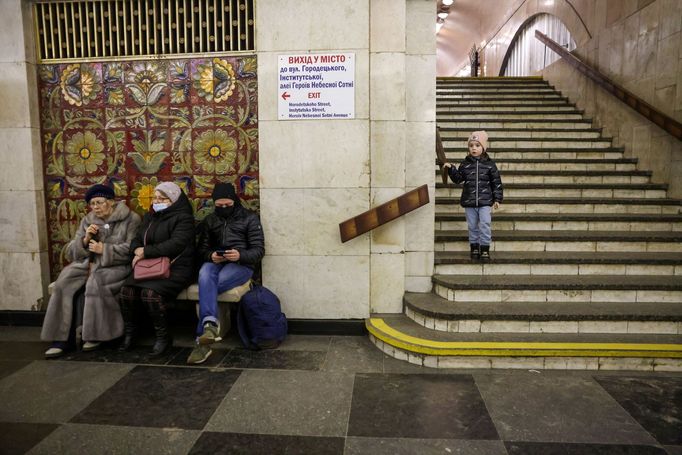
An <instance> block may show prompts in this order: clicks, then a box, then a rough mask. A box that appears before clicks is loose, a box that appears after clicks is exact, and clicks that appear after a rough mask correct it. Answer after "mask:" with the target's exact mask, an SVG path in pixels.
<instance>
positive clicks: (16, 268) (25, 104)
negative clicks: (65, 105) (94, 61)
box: [0, 0, 49, 310]
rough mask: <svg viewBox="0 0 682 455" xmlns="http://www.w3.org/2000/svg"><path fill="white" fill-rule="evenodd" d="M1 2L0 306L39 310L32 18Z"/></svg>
mask: <svg viewBox="0 0 682 455" xmlns="http://www.w3.org/2000/svg"><path fill="white" fill-rule="evenodd" d="M28 3H29V2H22V1H20V0H5V1H3V2H2V5H1V6H0V43H3V44H2V46H1V47H0V106H2V109H0V163H2V166H0V289H2V293H3V295H2V298H1V299H0V310H31V309H39V308H40V307H41V303H42V301H43V299H44V296H45V295H46V290H47V284H48V283H49V268H48V254H47V222H46V218H45V195H44V191H43V170H42V156H41V155H42V154H41V150H40V148H41V147H40V122H39V114H38V96H37V76H36V64H35V61H36V59H35V50H34V44H33V43H34V41H33V35H32V33H33V26H32V24H33V21H32V18H31V17H32V16H31V10H30V6H29V5H28Z"/></svg>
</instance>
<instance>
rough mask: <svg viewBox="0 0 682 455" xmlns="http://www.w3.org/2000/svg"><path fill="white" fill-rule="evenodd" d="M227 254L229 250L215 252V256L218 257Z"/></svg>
mask: <svg viewBox="0 0 682 455" xmlns="http://www.w3.org/2000/svg"><path fill="white" fill-rule="evenodd" d="M225 253H227V250H215V254H217V255H218V256H224V255H225Z"/></svg>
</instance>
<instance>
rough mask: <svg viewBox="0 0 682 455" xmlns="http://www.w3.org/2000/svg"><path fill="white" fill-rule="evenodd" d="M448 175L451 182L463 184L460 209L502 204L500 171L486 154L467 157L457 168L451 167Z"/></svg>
mask: <svg viewBox="0 0 682 455" xmlns="http://www.w3.org/2000/svg"><path fill="white" fill-rule="evenodd" d="M448 174H449V175H450V178H451V179H452V181H453V182H455V183H462V182H464V188H462V198H461V199H460V203H461V204H462V207H485V206H491V205H493V204H494V203H495V202H502V198H503V188H502V179H501V178H500V171H498V170H497V166H496V165H495V162H494V161H493V160H491V159H490V157H489V156H488V154H487V153H485V152H484V153H483V154H482V155H481V156H480V157H478V158H474V157H473V156H471V155H467V157H466V158H465V159H464V161H462V163H461V164H460V165H459V168H455V166H452V167H451V168H450V169H449V170H448Z"/></svg>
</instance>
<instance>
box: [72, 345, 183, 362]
mask: <svg viewBox="0 0 682 455" xmlns="http://www.w3.org/2000/svg"><path fill="white" fill-rule="evenodd" d="M151 350H152V347H151V346H135V347H134V348H133V349H131V350H130V351H126V352H120V351H119V350H118V346H117V345H116V344H108V345H107V346H105V347H102V348H100V349H96V350H94V351H89V352H84V351H69V352H67V353H66V354H65V355H63V356H62V357H60V358H59V359H60V360H73V361H78V362H105V363H107V362H111V363H135V364H142V365H165V364H166V363H168V362H169V361H171V359H173V358H174V357H175V356H177V355H178V353H179V352H180V351H181V350H182V348H179V347H175V346H174V347H172V348H170V349H168V351H167V352H165V353H164V354H163V355H160V356H157V357H154V356H152V355H151Z"/></svg>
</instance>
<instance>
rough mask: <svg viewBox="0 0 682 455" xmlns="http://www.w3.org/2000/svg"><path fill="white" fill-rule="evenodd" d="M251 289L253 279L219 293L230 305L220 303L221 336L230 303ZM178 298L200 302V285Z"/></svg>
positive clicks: (228, 319)
mask: <svg viewBox="0 0 682 455" xmlns="http://www.w3.org/2000/svg"><path fill="white" fill-rule="evenodd" d="M53 289H54V282H52V283H50V285H49V286H48V287H47V292H48V294H50V295H51V294H52V290H53ZM250 290H251V280H249V281H247V282H246V283H244V284H242V285H241V286H237V287H234V288H232V289H228V290H227V291H225V292H223V293H221V294H218V302H219V303H227V304H228V305H219V309H220V311H219V314H218V321H219V326H220V336H221V337H223V336H225V335H226V334H227V331H228V330H230V326H231V320H230V310H231V309H230V305H229V304H230V303H236V302H239V301H240V300H241V298H242V296H243V295H244V294H246V293H247V292H249V291H250ZM176 300H189V301H194V302H198V301H199V285H197V284H196V283H195V284H191V285H189V286H188V287H187V288H186V289H183V290H182V291H181V292H180V294H178V297H177V298H176ZM198 315H199V304H198V303H197V317H198Z"/></svg>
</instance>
